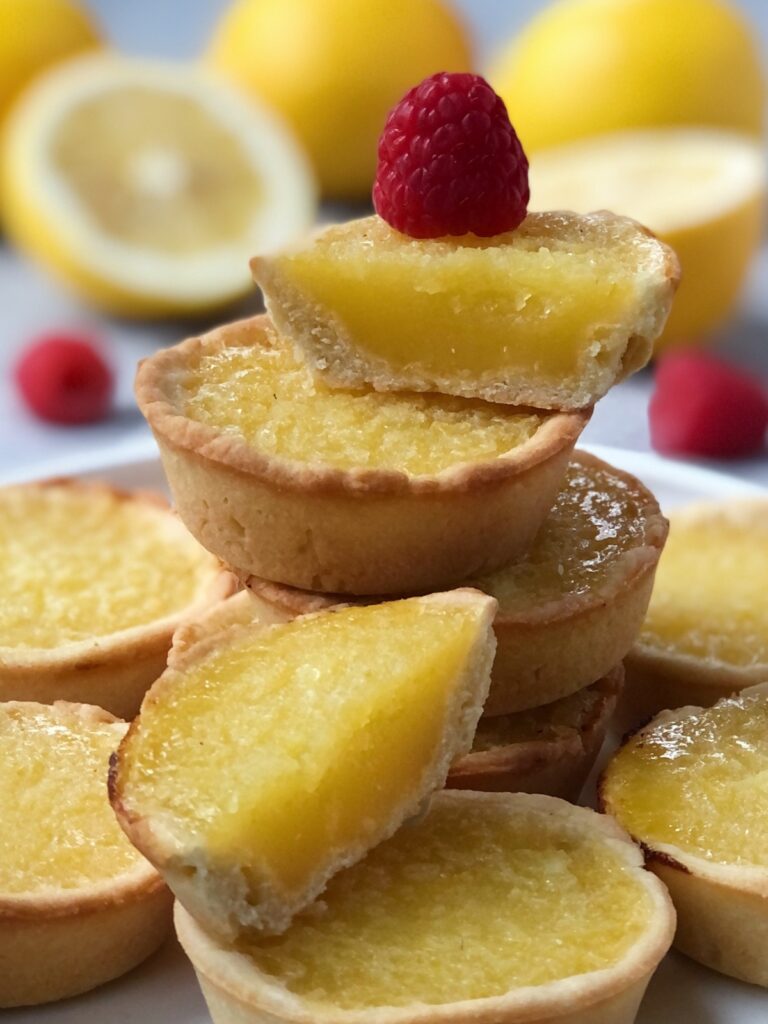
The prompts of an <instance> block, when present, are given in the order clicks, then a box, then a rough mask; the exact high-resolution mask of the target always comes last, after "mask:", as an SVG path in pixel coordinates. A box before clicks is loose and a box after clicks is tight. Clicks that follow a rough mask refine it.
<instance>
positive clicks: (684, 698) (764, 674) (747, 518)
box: [618, 498, 768, 732]
mask: <svg viewBox="0 0 768 1024" xmlns="http://www.w3.org/2000/svg"><path fill="white" fill-rule="evenodd" d="M718 521H720V522H723V523H724V524H725V525H728V524H729V523H732V524H733V525H734V526H738V527H740V528H742V529H745V530H746V531H751V530H753V529H754V530H758V529H759V530H760V531H761V532H763V533H764V532H765V524H766V522H768V502H766V501H765V500H764V499H760V498H740V499H735V500H734V499H731V500H727V501H722V502H712V501H702V502H695V503H694V504H692V505H687V506H685V508H682V509H678V510H675V512H674V523H675V524H677V523H679V524H680V525H681V526H684V525H686V524H688V523H690V524H695V523H697V522H704V523H706V522H718ZM722 585H723V587H727V586H728V581H727V579H725V580H723V581H722ZM625 668H626V673H627V678H626V686H625V688H624V693H623V694H622V698H621V701H620V704H619V709H618V719H619V721H620V723H621V726H622V729H623V730H624V731H625V732H626V731H629V730H630V729H633V728H635V727H636V726H637V725H638V724H640V723H643V722H646V721H647V720H648V719H649V718H651V717H653V716H654V715H657V714H658V713H659V712H660V711H663V710H666V709H669V708H680V707H687V706H692V707H705V708H706V707H711V706H712V705H713V704H716V703H717V701H719V700H722V699H723V698H724V697H729V696H731V694H734V693H738V692H739V691H741V690H744V689H745V688H746V687H749V686H755V685H756V684H758V683H761V682H763V680H765V679H768V661H766V660H764V661H762V662H760V663H758V664H754V665H749V666H740V665H734V664H729V663H727V662H725V661H720V660H717V659H715V658H705V657H696V656H695V655H693V654H688V653H685V652H684V651H681V650H672V649H669V648H667V649H664V648H662V647H659V646H656V645H654V644H651V643H648V642H645V641H643V639H642V637H641V638H640V639H639V640H638V641H637V642H636V643H635V645H634V647H633V648H632V649H631V651H630V652H629V653H628V655H627V658H626V661H625Z"/></svg>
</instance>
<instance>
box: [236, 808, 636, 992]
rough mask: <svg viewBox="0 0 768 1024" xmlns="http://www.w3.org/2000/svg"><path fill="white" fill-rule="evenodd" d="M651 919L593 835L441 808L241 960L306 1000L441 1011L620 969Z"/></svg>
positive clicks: (525, 818) (549, 821) (536, 816)
mask: <svg viewBox="0 0 768 1024" xmlns="http://www.w3.org/2000/svg"><path fill="white" fill-rule="evenodd" d="M473 795H474V794H473ZM474 796H475V797H476V795H474ZM649 916H650V900H649V897H648V895H647V893H646V891H645V889H644V888H643V887H642V885H641V884H640V882H639V881H638V879H637V877H636V876H634V877H633V875H632V873H631V872H630V871H629V870H628V868H627V866H626V863H625V862H622V861H621V860H620V859H619V857H618V856H617V854H616V852H615V851H614V850H613V849H611V848H609V847H608V846H607V845H606V844H605V843H604V842H602V841H601V839H600V837H599V836H598V835H589V836H585V835H584V833H583V832H582V833H581V834H579V833H577V832H576V831H575V829H573V828H572V827H571V826H570V825H569V824H567V823H564V822H562V821H559V820H558V819H557V818H555V817H551V816H549V815H547V814H546V813H542V812H541V811H538V812H537V811H533V810H531V809H530V808H527V807H525V806H524V805H522V806H520V807H519V808H515V812H514V814H512V813H510V812H509V811H501V810H497V809H495V808H494V807H493V806H492V805H489V804H488V803H486V802H485V801H482V802H481V801H480V800H477V799H476V800H475V801H471V802H470V801H467V800H464V801H461V802H452V801H450V800H446V799H445V797H438V798H435V800H434V801H433V803H432V806H431V809H430V811H429V813H428V815H427V816H426V817H425V818H424V819H423V820H421V821H418V822H416V823H410V824H407V825H405V826H404V827H403V828H401V829H400V830H399V831H398V832H397V834H396V835H395V836H394V837H393V838H392V839H390V840H388V841H387V842H386V843H384V844H382V845H380V846H378V847H376V849H374V850H372V851H371V852H370V853H369V854H368V856H367V857H366V859H365V860H364V861H362V862H360V863H359V864H356V865H355V866H354V867H352V868H350V869H349V870H347V871H344V872H341V873H340V874H338V875H336V876H335V877H334V878H333V879H331V881H330V883H329V884H328V887H327V889H326V890H325V892H324V893H323V895H322V899H321V900H320V901H318V902H317V903H315V904H314V905H312V906H310V907H309V908H308V909H307V910H305V911H303V912H302V913H301V914H300V915H299V916H298V917H297V918H295V919H294V921H293V923H292V924H291V926H290V927H289V928H288V930H287V931H286V932H285V933H284V934H283V935H280V936H278V937H275V938H265V939H261V940H259V941H258V942H257V943H249V944H248V945H247V946H244V947H242V949H243V951H244V952H247V953H248V954H249V955H250V956H251V957H252V958H253V960H254V962H255V964H256V965H257V966H258V967H259V968H260V969H261V970H262V971H264V972H266V973H267V974H269V975H272V976H273V977H274V978H275V980H276V981H278V982H280V983H281V984H283V985H285V986H286V988H287V989H288V990H289V991H290V992H293V993H295V994H296V995H299V996H301V997H303V998H304V999H306V1000H309V1001H311V1002H315V1003H325V1004H333V1006H335V1007H339V1008H340V1009H346V1010H354V1009H362V1008H367V1007H376V1006H409V1005H411V1004H413V1003H426V1004H440V1003H452V1002H456V1001H459V1000H464V999H482V998H485V997H489V996H500V995H503V994H504V993H506V992H508V991H509V990H510V989H514V988H517V987H522V986H528V985H544V984H546V983H547V982H552V981H557V980H559V979H561V978H569V977H572V976H573V975H579V974H585V973H587V972H589V971H595V970H601V969H604V968H608V967H611V966H612V965H613V964H615V963H616V962H617V961H618V960H620V959H621V957H623V956H624V954H625V953H627V951H628V950H629V949H630V947H631V946H632V945H633V943H635V942H636V940H637V939H638V938H639V936H640V935H641V933H642V932H643V930H644V928H645V927H646V925H647V923H648V920H649Z"/></svg>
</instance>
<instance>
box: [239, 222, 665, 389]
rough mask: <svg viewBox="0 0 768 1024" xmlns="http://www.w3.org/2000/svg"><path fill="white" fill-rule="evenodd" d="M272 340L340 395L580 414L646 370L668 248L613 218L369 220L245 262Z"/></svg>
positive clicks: (661, 315)
mask: <svg viewBox="0 0 768 1024" xmlns="http://www.w3.org/2000/svg"><path fill="white" fill-rule="evenodd" d="M251 267H252V270H253V274H254V277H255V279H256V282H257V283H258V284H259V285H260V286H261V288H262V291H263V292H264V296H265V299H266V303H267V308H268V310H269V312H270V315H271V316H272V319H273V320H274V322H275V324H276V326H277V328H278V330H280V331H281V332H282V333H284V334H285V335H286V336H287V337H289V338H291V339H292V340H294V341H296V342H297V343H298V344H299V345H300V346H301V347H302V349H303V350H304V352H305V354H306V356H307V358H308V360H309V362H310V364H311V365H312V367H313V369H315V370H317V371H318V372H320V373H321V375H322V376H323V377H324V378H325V379H326V380H327V381H328V382H329V383H331V384H334V385H336V386H338V387H360V386H362V385H363V384H371V385H373V387H375V388H376V389H377V390H379V391H402V390H407V391H440V392H443V393H444V394H449V395H462V396H464V397H467V398H483V399H485V400H486V401H489V402H501V403H505V404H510V405H531V406H535V407H537V408H540V409H580V408H585V407H587V406H591V405H592V404H593V403H594V402H596V401H597V399H598V398H600V397H601V396H602V395H604V394H605V393H606V391H607V390H608V389H609V388H610V387H611V385H612V384H615V383H616V381H617V380H620V379H621V378H622V377H626V376H627V375H628V374H630V373H633V372H634V371H635V370H638V369H640V367H642V366H644V365H645V364H646V363H647V362H648V360H649V359H650V356H651V352H652V349H653V342H654V341H655V339H656V338H657V337H658V336H659V334H660V333H661V331H662V329H663V327H664V324H665V322H666V319H667V315H668V313H669V310H670V307H671V304H672V297H673V295H674V292H675V288H676V286H677V282H678V277H679V266H678V263H677V259H676V257H675V255H674V253H673V252H672V250H671V249H669V248H668V247H667V246H666V245H664V244H663V243H661V242H659V241H657V240H656V239H655V238H654V237H653V235H651V233H650V232H649V231H647V230H646V229H645V228H643V227H641V226H640V225H639V224H637V223H636V222H635V221H631V220H628V219H627V218H625V217H617V216H615V215H614V214H611V213H604V212H603V213H592V214H587V215H578V214H574V213H533V214H529V215H528V216H527V217H526V219H525V220H524V221H523V223H522V224H521V225H520V227H519V228H517V229H516V230H515V231H510V232H508V233H506V234H502V235H495V236H493V237H491V238H479V237H477V236H475V235H465V236H462V237H460V238H457V239H453V238H439V239H413V238H408V237H407V236H406V235H402V234H400V233H399V232H398V231H395V230H394V229H393V228H391V227H389V225H388V224H386V223H385V222H384V221H383V220H381V218H379V217H377V216H373V217H367V218H365V219H363V220H358V221H352V222H350V223H347V224H341V225H334V226H332V227H330V228H326V229H325V230H323V231H322V232H321V233H320V234H319V235H317V236H316V237H314V238H313V239H312V240H311V241H310V242H308V243H306V244H305V245H304V246H302V247H300V248H297V249H294V250H292V251H289V252H286V253H283V254H279V255H276V256H262V257H258V258H256V259H254V260H252V261H251Z"/></svg>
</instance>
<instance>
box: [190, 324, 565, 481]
mask: <svg viewBox="0 0 768 1024" xmlns="http://www.w3.org/2000/svg"><path fill="white" fill-rule="evenodd" d="M180 387H181V395H180V398H181V403H182V406H183V411H184V413H185V415H187V416H189V417H190V418H191V419H194V420H198V421H200V422H201V423H206V424H209V425H211V426H214V427H217V428H218V429H220V430H223V431H224V432H226V433H231V434H234V435H237V436H239V437H242V438H243V439H244V440H245V441H246V442H247V443H248V444H250V445H253V447H255V448H257V449H259V450H260V451H263V452H268V453H269V454H271V455H275V456H278V457H281V458H285V459H294V460H297V461H299V462H308V463H319V464H323V465H328V466H335V467H337V468H339V469H354V468H356V467H362V468H369V469H392V470H400V471H405V472H408V473H411V474H414V475H429V474H433V473H439V472H440V471H441V470H445V469H449V468H450V467H451V466H455V465H457V464H459V463H462V462H482V461H489V460H492V459H496V458H498V457H499V456H500V455H504V454H505V453H506V452H508V451H510V450H511V449H513V448H516V447H518V446H519V445H521V444H524V443H525V442H526V441H528V440H529V439H530V438H531V437H532V436H533V435H534V434H535V433H536V431H537V430H538V429H539V427H540V426H541V424H542V423H543V422H544V420H545V419H546V414H538V413H533V412H530V411H528V410H525V411H519V410H510V409H508V408H506V407H504V406H499V405H492V404H490V403H486V402H476V401H471V400H467V399H461V398H449V397H446V396H440V395H414V394H397V395H394V394H379V393H377V392H375V391H372V390H360V391H339V390H331V389H330V388H328V387H327V386H326V385H324V384H323V383H322V381H321V380H319V379H316V378H315V377H313V375H312V374H311V373H310V371H309V370H308V368H307V367H306V366H305V365H304V364H303V363H302V362H300V361H299V360H298V358H297V356H296V355H295V354H294V353H293V351H292V349H291V348H290V347H289V346H288V345H287V344H286V343H281V342H279V341H278V340H277V339H274V340H273V342H272V343H271V344H268V343H259V344H254V345H236V346H230V347H228V348H224V349H221V350H219V351H216V352H210V353H207V354H203V355H202V356H201V357H200V360H199V362H198V363H197V365H195V366H193V367H192V368H190V369H189V370H188V371H187V374H186V376H185V377H184V378H183V379H182V382H181V385H180Z"/></svg>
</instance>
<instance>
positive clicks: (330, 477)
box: [136, 316, 590, 595]
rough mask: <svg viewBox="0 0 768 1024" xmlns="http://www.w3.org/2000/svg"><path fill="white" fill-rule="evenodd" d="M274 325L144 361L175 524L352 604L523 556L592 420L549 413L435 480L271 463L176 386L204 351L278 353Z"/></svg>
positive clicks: (239, 568)
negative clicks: (272, 346) (190, 403)
mask: <svg viewBox="0 0 768 1024" xmlns="http://www.w3.org/2000/svg"><path fill="white" fill-rule="evenodd" d="M271 332H272V328H271V324H270V322H269V320H268V318H267V317H263V316H262V317H256V318H254V319H252V320H244V321H241V322H240V323H235V324H230V325H228V326H226V327H222V328H219V329H217V330H214V331H211V332H210V333H209V334H207V335H204V336H202V337H200V338H191V339H189V340H188V341H185V342H183V343H182V344H181V345H178V346H176V347H175V348H171V349H165V350H163V351H161V352H158V353H157V354H156V355H154V356H152V357H151V358H150V359H147V360H144V362H143V363H142V364H141V366H140V368H139V372H138V376H137V380H136V397H137V400H138V403H139V407H140V409H141V411H142V412H143V414H144V416H145V417H146V418H147V420H148V422H149V424H150V426H151V427H152V430H153V432H154V434H155V438H156V440H157V443H158V446H159V448H160V454H161V456H162V459H163V465H164V467H165V471H166V475H167V477H168V481H169V484H170V487H171V490H172V492H173V495H174V500H175V503H176V506H177V508H178V510H179V514H180V515H181V517H182V519H183V520H184V522H185V523H186V525H187V527H188V528H189V529H190V531H191V532H192V533H193V535H194V536H196V537H197V538H198V540H199V541H200V542H201V543H202V544H203V546H204V547H206V548H207V549H208V550H209V551H213V552H214V553H215V554H217V555H218V556H219V557H220V558H222V560H223V561H224V562H226V563H227V564H228V565H229V566H231V567H232V569H233V571H234V572H236V573H237V574H238V575H239V576H241V577H248V576H251V575H258V576H261V577H264V578H265V579H271V580H277V581H279V582H281V583H285V584H288V585H290V586H296V587H302V588H304V589H307V590H319V591H323V592H330V593H336V592H342V593H348V594H361V595H363V594H393V593H394V594H397V593H413V592H418V591H427V590H437V589H440V588H441V587H448V586H453V585H454V584H455V583H456V582H457V581H458V580H461V579H465V578H467V577H468V576H471V575H473V574H477V573H478V572H484V571H489V570H490V569H492V568H496V567H498V566H500V565H503V564H505V563H506V562H508V561H510V560H511V559H512V558H515V557H517V556H518V555H519V554H521V552H522V551H524V550H525V549H526V548H527V547H528V545H529V544H530V542H531V540H532V539H533V537H534V535H535V533H536V530H537V529H538V526H539V524H540V522H541V520H542V519H543V517H544V516H545V515H546V512H547V511H548V510H549V507H550V506H551V504H552V501H553V499H554V496H555V494H556V493H557V490H558V488H559V487H560V485H561V482H562V478H563V475H564V473H565V469H566V465H567V462H568V458H569V456H570V453H571V450H572V448H573V445H574V444H575V443H576V440H577V438H578V436H579V434H580V433H581V431H582V429H583V428H584V426H585V425H586V423H587V420H588V419H589V415H590V413H589V411H587V412H577V413H570V414H553V415H550V416H547V418H545V419H544V420H543V422H542V424H541V427H540V428H539V429H538V430H537V432H536V433H535V434H534V436H533V437H532V438H531V439H530V440H529V441H527V442H525V443H524V444H522V445H520V446H519V447H518V448H515V449H513V450H512V451H510V452H509V453H508V454H506V455H503V456H501V457H499V458H496V459H493V460H491V461H487V462H483V463H463V464H458V465H456V466H455V467H452V468H450V469H447V470H444V471H442V472H440V473H437V474H435V475H432V476H412V475H409V474H407V473H404V472H400V471H397V470H390V469H363V468H360V469H339V468H336V467H331V466H326V465H316V464H308V463H306V462H298V461H295V460H288V459H284V458H279V457H276V456H273V455H270V454H268V453H266V452H262V451H259V450H258V449H256V448H255V447H253V446H252V445H249V444H247V443H246V442H245V441H244V440H242V439H241V438H239V437H237V436H233V435H232V434H225V433H223V432H222V431H220V430H217V429H216V428H214V427H211V426H209V425H207V424H203V423H201V422H198V421H195V420H192V419H190V418H188V417H187V416H185V415H184V414H183V411H182V410H181V409H179V408H178V403H177V402H175V400H174V386H175V384H176V382H177V381H178V380H179V378H180V377H181V376H182V375H183V374H184V371H185V367H186V366H187V365H189V364H190V363H191V362H193V361H194V360H196V359H198V358H199V356H200V354H201V353H203V352H213V351H217V350H221V349H223V348H225V347H227V346H230V345H248V344H253V345H259V344H269V343H270V340H271V338H272V337H273V335H272V333H271Z"/></svg>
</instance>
